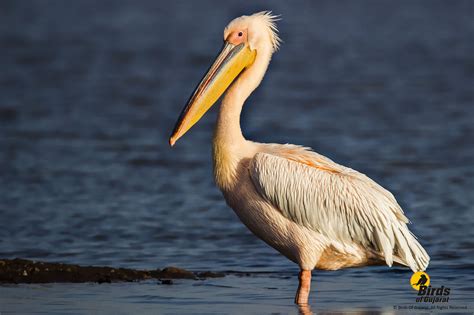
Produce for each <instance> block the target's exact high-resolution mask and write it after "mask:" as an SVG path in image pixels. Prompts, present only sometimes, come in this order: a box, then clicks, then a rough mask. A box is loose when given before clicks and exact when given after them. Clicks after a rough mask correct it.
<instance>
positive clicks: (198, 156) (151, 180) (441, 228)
mask: <svg viewBox="0 0 474 315" xmlns="http://www.w3.org/2000/svg"><path fill="white" fill-rule="evenodd" d="M262 9H272V10H273V11H274V12H275V13H278V14H282V15H283V20H282V21H281V22H279V27H280V29H281V36H282V38H283V40H284V44H283V46H282V49H281V51H280V52H278V53H277V54H276V55H275V56H274V58H273V60H272V63H271V65H270V68H269V71H268V75H267V77H266V78H265V80H264V82H263V83H262V85H261V87H260V88H259V89H258V91H257V92H256V93H255V94H254V95H253V96H252V97H251V98H250V100H249V101H248V104H247V106H246V108H245V111H244V114H243V118H242V124H243V129H244V132H245V134H246V136H247V137H248V138H251V139H255V140H258V141H262V142H279V143H286V142H289V143H295V144H304V145H307V146H311V147H313V148H314V149H315V150H316V151H318V152H319V153H321V154H325V155H327V156H329V157H330V158H332V159H333V160H335V161H337V162H339V163H342V164H344V165H347V166H350V167H352V168H355V169H357V170H359V171H361V172H364V173H366V174H367V175H369V176H370V177H372V178H373V179H375V180H376V181H378V182H379V183H381V184H382V185H383V186H385V187H387V188H388V189H390V190H391V191H392V192H393V193H394V194H395V196H397V199H398V200H399V202H400V204H401V205H402V207H403V208H404V209H405V211H406V213H407V216H408V217H409V218H410V219H411V220H412V221H413V222H414V224H413V225H412V226H411V229H412V231H414V232H415V234H416V235H418V236H419V239H420V241H421V243H422V244H423V245H424V246H425V248H426V249H427V251H428V252H429V253H430V255H431V257H432V262H431V265H430V268H429V270H428V272H429V274H430V276H431V278H432V284H433V285H435V286H441V285H444V286H448V287H451V288H452V301H451V302H450V305H458V306H469V307H470V308H473V307H474V305H473V300H472V296H473V289H474V284H473V280H474V272H473V269H474V255H473V254H474V250H473V248H474V246H473V245H474V241H473V239H474V230H473V229H472V226H473V224H474V211H473V210H474V208H473V203H474V194H472V189H473V187H474V185H473V184H474V180H473V178H474V145H473V144H474V143H473V142H474V141H473V136H474V132H473V131H474V128H473V121H474V107H473V103H474V92H473V88H472V86H473V85H472V82H473V81H474V58H473V56H474V41H473V38H474V18H473V15H474V13H473V12H474V4H473V3H472V2H470V1H452V2H449V4H448V3H447V2H438V1H418V2H409V1H397V2H396V3H394V2H389V1H382V2H380V1H364V2H360V1H358V2H355V1H354V2H332V1H317V2H292V4H291V5H290V4H289V3H285V2H272V3H264V2H258V1H256V2H255V1H254V2H253V4H242V3H241V2H238V1H233V2H226V3H217V2H199V3H196V2H181V1H178V2H169V3H168V2H163V3H162V2H159V1H140V2H133V1H120V2H112V1H101V2H96V1H80V2H65V1H28V2H26V1H25V2H20V1H2V3H1V4H0V19H1V21H2V23H0V47H1V51H2V53H1V58H0V69H1V71H0V174H1V176H0V189H1V190H0V192H1V193H0V257H3V258H13V257H22V258H29V259H38V260H45V261H58V262H69V263H78V264H94V265H110V266H124V267H133V268H149V269H152V268H158V267H159V268H162V267H164V266H168V265H177V266H180V267H183V268H187V269H191V270H213V271H228V270H235V271H245V272H250V276H245V277H239V276H237V275H230V276H228V277H226V278H223V279H210V280H206V281H188V280H182V281H177V282H176V284H175V285H172V286H164V285H157V284H156V283H154V282H144V283H133V284H129V283H124V284H110V285H109V284H107V285H96V284H47V285H4V286H1V287H0V312H2V313H8V312H19V313H25V312H32V311H35V312H45V313H65V312H69V313H110V314H116V313H160V314H174V313H190V312H194V313H198V314H225V313H233V314H238V313H253V314H262V313H267V314H270V313H274V314H287V313H288V314H296V313H298V309H297V308H295V307H294V306H293V305H292V297H293V295H294V292H295V289H296V285H297V280H296V274H297V271H298V269H297V268H296V266H295V265H293V264H292V263H290V262H289V261H287V260H286V259H285V258H284V257H282V256H280V255H279V254H277V253H276V252H275V251H274V250H273V249H271V248H269V247H267V246H266V245H265V244H263V243H262V242H261V241H260V240H258V239H257V238H255V237H254V236H253V235H251V234H250V233H249V232H248V231H247V230H246V228H245V227H244V226H243V225H242V224H241V223H240V222H239V221H238V219H237V217H236V216H235V214H234V213H233V212H232V210H230V209H229V208H227V206H226V205H225V203H224V201H223V199H222V197H221V194H220V192H219V191H218V190H217V188H215V186H214V183H213V180H212V175H211V174H212V170H211V162H210V160H211V156H210V151H211V148H210V138H211V134H212V126H213V124H214V121H215V117H216V109H213V110H212V111H211V112H210V113H208V114H207V115H206V116H205V118H204V119H203V120H202V121H201V122H200V123H199V124H198V125H197V126H195V127H194V128H193V129H192V130H191V132H190V133H189V134H187V135H186V136H185V137H184V138H183V139H182V140H180V141H179V142H178V144H177V146H176V148H173V149H172V150H171V149H170V148H169V147H168V145H167V138H168V136H169V134H170V132H171V130H172V127H173V125H174V122H175V120H176V118H177V117H178V115H179V113H180V111H181V108H182V106H184V103H185V102H186V100H187V98H188V97H189V95H190V93H191V92H192V90H193V88H194V86H195V85H196V84H197V82H198V80H199V79H200V78H201V76H202V75H203V73H204V71H205V70H206V69H207V67H208V66H209V64H210V63H211V61H212V58H213V57H214V56H215V55H216V53H217V51H218V50H219V48H220V47H221V40H222V29H223V27H224V26H225V25H226V23H227V22H228V21H230V20H231V19H232V18H233V17H235V16H239V15H242V14H245V13H251V12H255V11H258V10H262ZM216 107H217V106H216ZM410 275H411V272H409V271H407V270H405V269H401V268H395V269H388V268H385V267H375V268H363V269H352V270H343V271H337V272H321V271H316V272H315V273H314V279H313V284H312V285H313V292H312V295H311V304H312V309H313V311H317V312H318V313H321V312H343V313H345V312H349V311H353V312H364V311H369V312H370V311H383V312H388V313H390V312H392V311H393V307H394V306H400V305H401V306H404V305H405V306H409V305H415V303H414V299H415V295H416V293H415V291H413V290H412V289H411V288H410V287H409V285H408V279H409V277H410ZM425 312H426V311H425ZM470 312H472V309H471V311H470Z"/></svg>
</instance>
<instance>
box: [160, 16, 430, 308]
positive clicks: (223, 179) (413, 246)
mask: <svg viewBox="0 0 474 315" xmlns="http://www.w3.org/2000/svg"><path fill="white" fill-rule="evenodd" d="M275 20H276V18H275V16H273V15H271V12H260V13H256V14H253V15H251V16H242V17H239V18H236V19H235V20H233V21H232V22H230V24H229V25H227V27H226V28H225V29H224V47H223V49H222V51H221V52H220V54H219V56H218V57H217V59H216V60H215V62H214V64H213V65H212V66H211V67H210V69H209V71H208V72H207V74H206V75H205V76H204V78H203V79H202V81H201V83H200V84H199V85H198V87H197V88H196V90H195V91H194V93H193V95H192V96H191V98H190V100H189V102H188V104H187V105H186V107H185V108H184V109H183V111H182V113H181V116H180V117H179V119H178V122H177V123H176V126H175V129H174V131H173V133H172V135H171V137H170V139H169V141H170V145H171V146H173V145H174V144H175V142H176V141H177V140H178V139H179V138H180V137H181V136H183V135H184V134H185V133H186V132H187V131H188V130H189V129H190V128H191V127H192V126H193V125H194V124H195V123H196V122H197V121H198V120H199V119H200V118H201V117H202V116H203V115H204V113H205V112H206V111H207V110H208V109H209V108H210V107H211V106H212V105H213V104H214V103H215V102H216V101H217V100H218V99H219V97H220V96H221V95H222V94H223V93H224V92H226V91H227V92H226V93H225V96H224V97H223V99H222V104H221V107H220V111H219V115H218V119H217V124H216V128H215V133H214V139H213V162H214V177H215V181H216V183H217V186H218V187H219V188H220V189H221V191H222V193H223V195H224V198H225V200H226V201H227V204H228V205H229V206H230V207H231V208H232V209H234V211H235V212H236V214H237V215H238V217H239V218H240V220H241V221H242V222H243V223H244V224H245V225H246V226H247V227H248V228H249V229H250V231H252V232H253V233H254V234H255V235H256V236H258V237H259V238H261V239H262V240H263V241H265V242H266V243H267V244H269V245H270V246H272V247H273V248H275V249H276V250H278V251H279V252H280V253H281V254H283V255H285V256H286V257H287V258H288V259H290V260H291V261H293V262H295V263H297V264H298V266H299V267H300V269H301V271H300V273H299V287H298V290H297V293H296V297H295V303H297V304H299V305H307V303H308V296H309V290H310V282H311V271H312V270H313V269H314V268H317V269H324V270H337V269H341V268H347V267H358V266H368V265H379V264H387V265H388V266H392V264H393V263H397V264H400V265H404V266H408V267H410V268H411V269H412V270H413V271H419V270H425V269H426V267H427V266H428V262H429V256H428V254H427V253H426V251H425V250H424V249H423V247H422V246H421V245H420V243H418V241H417V240H416V238H415V236H414V235H413V234H412V233H411V232H410V231H409V230H408V227H407V223H408V222H409V221H408V219H407V217H406V216H405V215H404V214H403V210H402V209H401V208H400V206H399V205H398V203H397V201H396V200H395V198H394V197H393V195H392V194H391V193H390V192H388V191H387V190H385V189H384V188H383V187H381V186H380V185H378V184H377V183H376V182H374V181H373V180H371V179H370V178H368V177H367V176H365V175H364V174H362V173H359V172H357V171H355V170H353V169H350V168H348V167H344V166H342V165H339V164H337V163H335V162H333V161H331V160H330V159H328V158H326V157H324V156H322V155H320V154H318V153H316V152H313V151H311V150H310V149H308V148H306V147H301V146H297V145H292V144H264V143H257V142H253V141H249V140H246V139H245V138H244V137H243V135H242V131H241V129H240V113H241V110H242V107H243V105H244V102H245V100H246V99H247V97H248V96H249V95H250V94H251V93H252V91H253V90H255V88H257V86H258V85H259V84H260V82H261V80H262V78H263V76H264V74H265V72H266V70H267V67H268V64H269V62H270V59H271V57H272V54H273V53H274V52H275V51H276V50H277V49H278V46H279V44H280V39H279V37H278V34H277V32H278V31H277V28H276V25H275Z"/></svg>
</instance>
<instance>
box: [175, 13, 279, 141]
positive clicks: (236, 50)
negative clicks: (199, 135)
mask: <svg viewBox="0 0 474 315" xmlns="http://www.w3.org/2000/svg"><path fill="white" fill-rule="evenodd" d="M276 20H277V17H276V16H274V15H272V14H271V12H267V11H265V12H259V13H255V14H253V15H250V16H246V15H244V16H241V17H239V18H236V19H234V20H233V21H232V22H230V23H229V25H227V27H226V28H225V29H224V47H223V48H222V50H221V52H220V53H219V55H218V56H217V58H216V60H215V61H214V63H213V64H212V66H211V67H210V68H209V70H208V71H207V73H206V75H205V76H204V78H203V79H202V80H201V82H200V83H199V85H198V86H197V88H196V89H195V90H194V93H193V94H192V96H191V98H190V99H189V101H188V103H187V105H186V106H185V107H184V109H183V111H182V112H181V115H180V117H179V119H178V121H177V123H176V126H175V128H174V131H173V133H172V135H171V137H170V139H169V142H170V145H171V146H173V145H174V144H175V143H176V141H177V140H178V139H179V138H181V137H182V136H183V135H184V134H185V133H186V132H187V131H188V130H189V129H190V128H191V127H192V126H193V125H194V124H195V123H197V122H198V121H199V119H201V117H202V116H203V115H204V114H205V113H206V112H207V110H208V109H209V108H211V106H212V105H214V103H215V102H216V101H217V100H218V99H219V97H221V95H222V94H223V93H224V92H225V91H226V90H227V88H228V87H229V86H230V85H231V84H232V82H234V80H235V79H236V78H237V77H238V75H239V74H240V73H241V72H242V71H244V70H245V69H246V68H250V67H251V66H252V65H253V64H254V62H255V60H256V59H257V58H258V56H259V54H262V55H263V54H265V55H268V54H270V55H271V54H272V53H273V52H274V51H276V50H277V49H278V46H279V44H280V39H279V37H278V31H277V29H276V26H275V21H276Z"/></svg>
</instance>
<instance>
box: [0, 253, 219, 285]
mask: <svg viewBox="0 0 474 315" xmlns="http://www.w3.org/2000/svg"><path fill="white" fill-rule="evenodd" d="M224 276H225V275H224V274H223V273H217V272H210V271H205V272H192V271H189V270H185V269H181V268H177V267H166V268H163V269H155V270H136V269H130V268H113V267H103V266H100V267H99V266H79V265H75V264H61V263H51V262H41V261H33V260H27V259H19V258H15V259H2V260H0V283H57V282H71V283H83V282H97V283H112V282H123V281H126V282H132V281H143V280H150V279H157V280H159V281H160V282H161V283H162V284H173V281H172V280H173V279H194V280H199V279H206V278H219V277H224Z"/></svg>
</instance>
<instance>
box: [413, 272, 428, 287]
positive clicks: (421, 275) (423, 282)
mask: <svg viewBox="0 0 474 315" xmlns="http://www.w3.org/2000/svg"><path fill="white" fill-rule="evenodd" d="M410 284H411V286H412V288H413V289H415V290H417V291H419V290H420V287H421V286H425V287H427V286H429V285H430V276H428V274H427V273H426V272H424V271H418V272H415V273H414V274H413V275H412V276H411V278H410Z"/></svg>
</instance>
